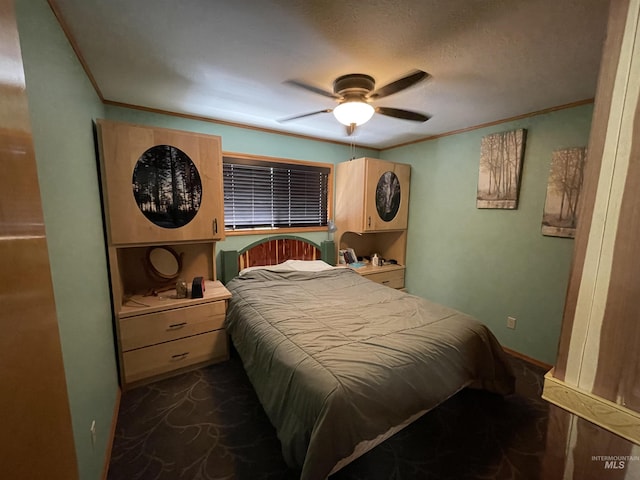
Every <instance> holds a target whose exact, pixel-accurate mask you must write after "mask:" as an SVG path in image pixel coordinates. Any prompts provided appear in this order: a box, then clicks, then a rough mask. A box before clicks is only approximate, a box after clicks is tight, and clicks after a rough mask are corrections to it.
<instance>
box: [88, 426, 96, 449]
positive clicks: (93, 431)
mask: <svg viewBox="0 0 640 480" xmlns="http://www.w3.org/2000/svg"><path fill="white" fill-rule="evenodd" d="M89 431H90V432H91V445H92V446H94V447H95V445H96V421H95V420H93V421H92V422H91V427H89Z"/></svg>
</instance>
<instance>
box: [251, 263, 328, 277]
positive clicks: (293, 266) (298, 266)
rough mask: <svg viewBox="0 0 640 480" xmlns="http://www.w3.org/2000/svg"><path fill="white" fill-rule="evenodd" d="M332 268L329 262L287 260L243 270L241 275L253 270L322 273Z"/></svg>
mask: <svg viewBox="0 0 640 480" xmlns="http://www.w3.org/2000/svg"><path fill="white" fill-rule="evenodd" d="M332 268H335V267H332V266H331V265H329V264H328V263H327V262H323V261H322V260H287V261H286V262H282V263H279V264H277V265H261V266H255V267H247V268H243V269H242V270H241V271H240V273H239V275H244V274H245V273H249V272H251V271H253V270H270V271H272V272H322V271H323V270H330V269H332Z"/></svg>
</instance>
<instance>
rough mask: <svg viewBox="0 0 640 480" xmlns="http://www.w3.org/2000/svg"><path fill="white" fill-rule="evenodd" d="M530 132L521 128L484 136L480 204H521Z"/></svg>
mask: <svg viewBox="0 0 640 480" xmlns="http://www.w3.org/2000/svg"><path fill="white" fill-rule="evenodd" d="M526 133H527V131H526V130H525V129H523V128H520V129H518V130H511V131H508V132H499V133H492V134H491V135H486V136H485V137H483V138H482V142H481V144H480V172H479V174H478V195H477V200H476V206H477V208H503V209H516V208H518V194H519V191H520V176H521V175H520V174H521V171H522V159H523V157H524V145H525V138H526Z"/></svg>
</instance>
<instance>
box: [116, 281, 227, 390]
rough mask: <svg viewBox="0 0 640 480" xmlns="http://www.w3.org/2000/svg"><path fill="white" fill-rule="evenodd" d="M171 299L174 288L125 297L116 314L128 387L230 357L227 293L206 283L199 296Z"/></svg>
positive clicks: (121, 357) (217, 283)
mask: <svg viewBox="0 0 640 480" xmlns="http://www.w3.org/2000/svg"><path fill="white" fill-rule="evenodd" d="M175 297H176V292H175V290H168V291H165V292H161V293H160V294H158V295H156V296H154V295H151V296H146V295H144V294H137V295H131V296H129V295H127V296H125V297H124V299H123V305H122V308H121V310H120V311H119V312H118V314H117V317H118V338H119V345H120V360H121V362H122V369H121V370H122V375H123V379H124V383H125V384H126V385H131V384H135V383H137V382H140V381H141V380H145V379H149V378H158V376H159V375H166V374H175V373H178V372H181V371H184V370H185V369H187V368H195V367H198V366H201V365H206V364H209V363H213V362H216V361H221V360H226V359H227V358H229V348H228V340H227V335H226V333H225V331H224V328H223V324H224V318H225V313H226V309H227V300H228V299H229V298H230V297H231V295H230V293H229V291H228V290H227V289H226V288H225V287H224V286H223V285H222V284H221V283H220V282H218V281H215V282H214V281H207V282H205V296H204V297H203V298H198V299H189V298H185V299H178V298H175Z"/></svg>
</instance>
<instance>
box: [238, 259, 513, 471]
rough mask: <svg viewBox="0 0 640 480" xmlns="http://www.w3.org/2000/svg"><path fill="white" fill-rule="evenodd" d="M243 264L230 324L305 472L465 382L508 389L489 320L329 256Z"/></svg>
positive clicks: (343, 458) (387, 430) (346, 458)
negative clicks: (364, 273)
mask: <svg viewBox="0 0 640 480" xmlns="http://www.w3.org/2000/svg"><path fill="white" fill-rule="evenodd" d="M280 260H281V262H280V263H279V264H277V265H275V266H269V267H262V268H260V267H259V266H258V265H252V266H251V267H250V268H245V269H244V271H242V272H240V275H238V276H236V277H235V278H233V279H232V280H230V281H228V282H227V288H228V289H229V291H230V292H231V293H232V298H231V300H230V304H229V309H228V311H227V318H226V328H227V332H228V333H229V334H230V336H231V339H232V341H233V344H234V346H235V348H236V350H237V352H238V354H239V356H240V358H241V360H242V363H243V365H244V368H245V370H246V372H247V375H248V377H249V379H250V381H251V383H252V384H253V387H254V389H255V391H256V393H257V395H258V398H259V399H260V402H261V403H262V405H263V407H264V409H265V412H266V413H267V415H268V417H269V419H270V420H271V423H272V424H273V425H274V427H275V428H276V430H277V433H278V437H279V439H280V442H281V445H282V452H283V455H284V459H285V461H286V462H287V464H288V465H289V466H290V467H291V468H293V469H298V470H299V471H300V478H301V479H302V480H317V479H324V478H326V477H327V476H328V475H330V474H331V473H334V472H336V471H337V470H339V469H340V468H342V467H343V466H345V465H346V464H348V463H349V462H351V461H352V460H354V459H355V458H357V457H358V456H360V455H362V454H363V453H365V452H366V451H368V450H370V449H371V448H373V447H374V446H375V445H377V444H379V443H381V442H382V441H384V440H385V439H386V438H388V437H390V436H391V435H393V434H394V433H396V432H397V431H399V430H400V429H401V428H404V427H405V426H406V425H408V424H410V423H411V422H413V421H414V420H416V419H417V418H419V417H420V416H422V415H423V414H424V413H426V412H428V411H429V410H431V409H433V408H434V407H436V406H437V405H439V404H440V403H442V402H444V401H445V400H447V399H448V398H450V397H451V396H452V395H454V394H455V393H457V392H458V391H460V390H461V389H463V388H467V387H469V388H480V389H485V390H488V391H490V392H494V393H496V394H508V393H511V392H512V391H513V388H514V376H513V374H512V372H511V370H510V367H509V364H508V362H507V359H506V355H505V354H504V352H503V350H502V348H501V347H500V345H499V343H498V342H497V340H496V339H495V337H494V336H493V335H492V334H491V332H490V331H489V330H488V328H487V327H486V326H484V325H483V324H481V323H480V322H478V321H477V320H475V319H473V318H472V317H470V316H468V315H465V314H463V313H461V312H458V311H455V310H453V309H450V308H448V307H445V306H442V305H438V304H436V303H433V302H430V301H427V300H425V299H423V298H420V297H417V296H413V295H409V294H407V293H404V292H401V291H398V290H395V289H392V288H389V287H386V286H383V285H380V284H377V283H374V282H372V281H370V280H367V279H366V278H364V277H362V276H360V275H358V273H356V272H355V271H353V270H351V269H350V268H340V267H331V266H330V265H328V264H326V263H324V262H322V261H320V260H307V261H299V260H295V259H283V258H281V259H280Z"/></svg>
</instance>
